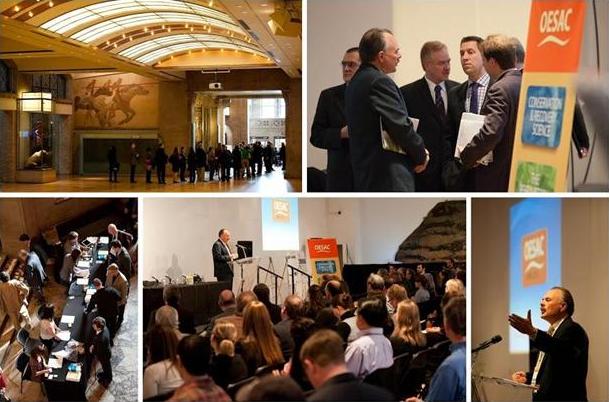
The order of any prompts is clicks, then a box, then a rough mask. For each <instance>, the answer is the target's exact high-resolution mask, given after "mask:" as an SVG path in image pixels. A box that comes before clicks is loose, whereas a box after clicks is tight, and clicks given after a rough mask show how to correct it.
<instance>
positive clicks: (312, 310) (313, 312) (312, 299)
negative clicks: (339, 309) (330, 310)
mask: <svg viewBox="0 0 609 402" xmlns="http://www.w3.org/2000/svg"><path fill="white" fill-rule="evenodd" d="M307 295H308V297H307V300H305V306H304V310H305V313H304V315H305V316H306V317H309V318H311V319H313V320H314V319H315V317H317V313H319V310H321V309H322V308H324V307H327V305H328V301H327V300H326V297H325V295H324V291H323V289H322V287H321V286H319V285H315V284H313V285H311V286H309V289H308V291H307Z"/></svg>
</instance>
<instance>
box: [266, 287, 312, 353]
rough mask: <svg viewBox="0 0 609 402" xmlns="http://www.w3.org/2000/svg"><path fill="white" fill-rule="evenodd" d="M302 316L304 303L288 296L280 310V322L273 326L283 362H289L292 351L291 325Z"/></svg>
mask: <svg viewBox="0 0 609 402" xmlns="http://www.w3.org/2000/svg"><path fill="white" fill-rule="evenodd" d="M303 314H304V302H303V300H302V299H301V298H300V297H298V296H297V295H288V297H286V298H285V300H284V302H283V307H282V308H281V321H279V322H278V323H277V324H275V325H274V326H273V330H274V331H275V334H276V335H277V337H278V338H279V344H280V346H281V353H283V358H284V359H285V361H288V360H290V358H291V357H292V351H293V350H294V338H292V333H291V329H292V323H293V322H294V320H296V319H298V318H300V317H302V316H303Z"/></svg>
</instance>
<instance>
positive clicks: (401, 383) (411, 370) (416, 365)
mask: <svg viewBox="0 0 609 402" xmlns="http://www.w3.org/2000/svg"><path fill="white" fill-rule="evenodd" d="M431 353H433V349H431V348H430V349H425V350H422V351H420V352H418V353H415V354H414V355H412V359H411V360H410V363H409V364H408V368H407V369H406V370H405V371H403V372H401V373H398V374H399V375H398V376H396V377H397V378H396V379H397V382H396V384H398V387H397V390H396V394H397V396H398V397H400V398H403V397H410V396H415V395H416V394H417V393H418V391H419V390H420V389H421V385H422V384H428V383H429V379H430V378H431V376H429V373H428V367H429V364H428V360H429V357H430V354H431Z"/></svg>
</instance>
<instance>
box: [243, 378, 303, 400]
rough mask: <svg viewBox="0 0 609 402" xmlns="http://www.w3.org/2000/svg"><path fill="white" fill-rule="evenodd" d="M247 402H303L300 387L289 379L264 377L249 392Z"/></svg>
mask: <svg viewBox="0 0 609 402" xmlns="http://www.w3.org/2000/svg"><path fill="white" fill-rule="evenodd" d="M247 400H248V401H304V400H305V395H304V392H302V389H301V388H300V386H299V385H298V384H297V383H296V382H295V381H294V380H293V379H291V378H290V377H284V376H273V375H267V376H264V377H262V378H261V379H260V381H258V382H257V383H256V384H255V385H254V386H253V387H252V388H251V390H250V392H249V395H248V397H247Z"/></svg>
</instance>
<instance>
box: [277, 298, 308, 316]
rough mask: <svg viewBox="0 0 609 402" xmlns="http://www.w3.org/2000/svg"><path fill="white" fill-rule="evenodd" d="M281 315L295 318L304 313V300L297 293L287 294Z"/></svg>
mask: <svg viewBox="0 0 609 402" xmlns="http://www.w3.org/2000/svg"><path fill="white" fill-rule="evenodd" d="M281 314H282V316H285V318H289V319H291V320H295V319H297V318H299V317H302V316H303V314H304V301H303V300H302V299H301V298H300V297H299V296H297V295H288V296H287V297H286V298H285V300H284V302H283V308H282V309H281Z"/></svg>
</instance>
